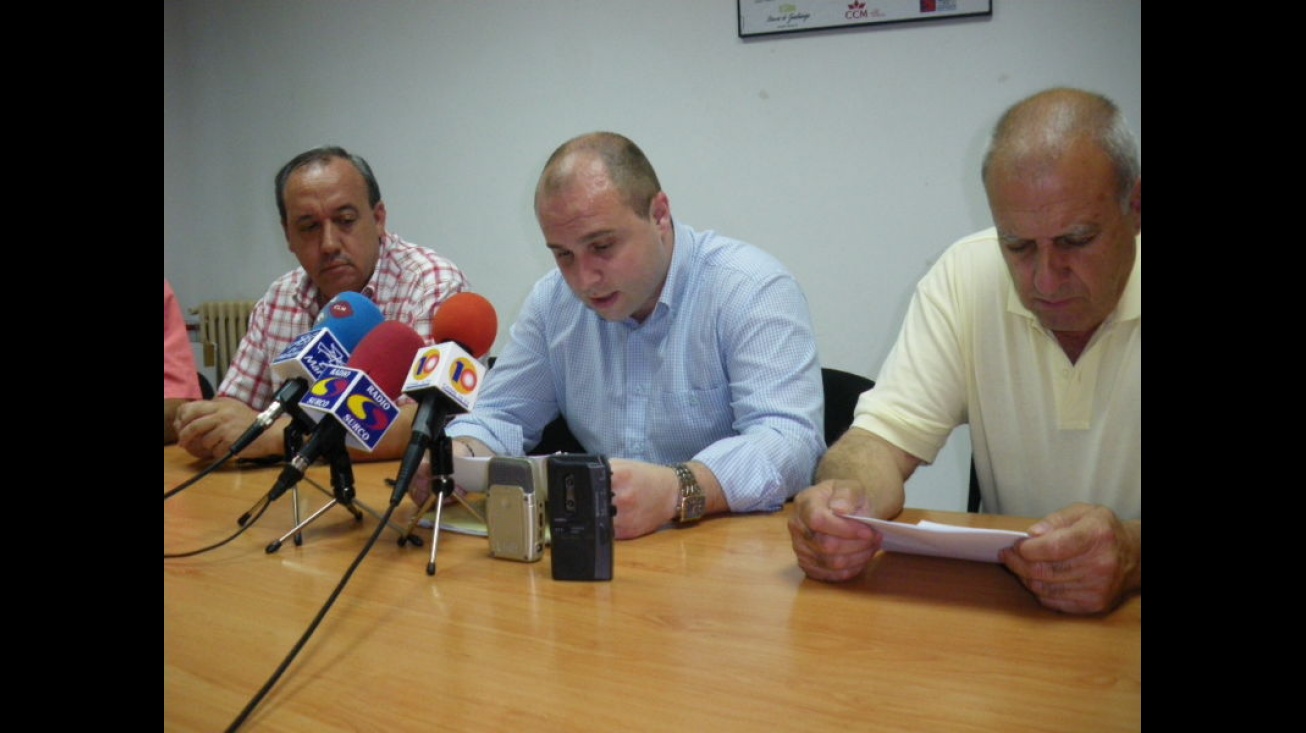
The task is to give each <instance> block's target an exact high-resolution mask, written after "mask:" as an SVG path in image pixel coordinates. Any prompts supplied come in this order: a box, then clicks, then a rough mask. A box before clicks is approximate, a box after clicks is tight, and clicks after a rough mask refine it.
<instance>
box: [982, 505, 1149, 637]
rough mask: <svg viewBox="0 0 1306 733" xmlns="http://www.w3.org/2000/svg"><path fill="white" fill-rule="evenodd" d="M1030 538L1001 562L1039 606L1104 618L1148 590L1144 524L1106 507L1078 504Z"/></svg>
mask: <svg viewBox="0 0 1306 733" xmlns="http://www.w3.org/2000/svg"><path fill="white" fill-rule="evenodd" d="M1029 534H1030V538H1029V539H1025V540H1021V541H1020V542H1018V543H1017V544H1016V545H1015V546H1013V547H1010V548H1007V549H1006V550H1003V551H1002V554H1001V556H1000V559H1001V560H1002V562H1003V564H1005V565H1006V566H1007V567H1008V568H1009V569H1010V570H1011V572H1013V573H1015V574H1016V577H1018V578H1020V582H1022V583H1024V584H1025V587H1026V588H1028V589H1029V590H1030V592H1031V593H1033V594H1034V595H1035V596H1037V597H1038V601H1039V603H1042V604H1043V605H1044V606H1047V607H1048V608H1053V609H1056V610H1058V611H1064V612H1066V613H1099V612H1102V611H1109V610H1111V609H1112V608H1114V607H1115V606H1116V605H1117V604H1118V603H1120V601H1121V600H1122V599H1123V598H1124V597H1125V595H1126V594H1127V593H1129V592H1130V591H1132V590H1135V589H1141V588H1142V587H1143V523H1142V521H1141V520H1140V521H1136V522H1128V523H1124V522H1121V521H1120V519H1119V518H1117V517H1116V515H1115V514H1114V513H1113V512H1112V511H1111V510H1110V509H1107V508H1106V507H1103V506H1096V505H1090V504H1073V505H1071V506H1069V507H1067V508H1065V509H1062V510H1061V511H1059V512H1056V513H1054V514H1051V515H1049V516H1047V517H1046V518H1044V519H1043V520H1042V521H1040V522H1038V523H1037V524H1035V525H1034V526H1032V527H1030V528H1029Z"/></svg>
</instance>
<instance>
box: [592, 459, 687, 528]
mask: <svg viewBox="0 0 1306 733" xmlns="http://www.w3.org/2000/svg"><path fill="white" fill-rule="evenodd" d="M608 464H609V465H610V466H611V468H612V495H613V499H612V505H613V506H615V507H616V508H617V513H616V516H614V517H613V518H612V527H613V531H614V532H615V533H616V536H617V539H619V540H629V539H634V538H636V537H643V536H644V535H646V534H651V533H653V532H656V531H657V530H658V529H659V528H661V527H662V526H664V525H665V524H666V523H667V522H670V521H671V520H672V519H673V518H674V516H673V515H674V514H675V511H676V499H677V498H678V497H679V496H680V480H679V479H678V478H676V471H675V469H673V468H671V467H670V466H659V465H658V464H656V463H644V462H643V461H631V460H626V459H623V458H612V459H609V460H608Z"/></svg>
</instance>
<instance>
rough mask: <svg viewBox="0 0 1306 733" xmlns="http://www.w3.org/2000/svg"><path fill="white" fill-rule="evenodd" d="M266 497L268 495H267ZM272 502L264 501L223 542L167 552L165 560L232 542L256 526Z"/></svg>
mask: <svg viewBox="0 0 1306 733" xmlns="http://www.w3.org/2000/svg"><path fill="white" fill-rule="evenodd" d="M265 498H266V497H265ZM271 504H272V502H269V501H264V502H263V505H262V506H261V507H260V508H259V510H258V513H257V514H255V515H254V516H253V517H252V518H251V519H250V520H249V521H247V522H245V523H244V524H242V525H240V529H238V530H236V532H235V534H233V535H231V536H230V537H227V539H225V540H222V541H221V542H216V543H214V544H212V545H209V546H208V547H201V548H199V549H198V550H191V551H189V552H174V553H167V552H165V553H163V559H164V560H169V559H176V558H179V557H193V556H195V555H201V554H203V553H205V552H208V551H209V550H216V549H218V548H219V547H222V546H223V545H225V544H227V543H228V542H230V541H232V540H234V539H236V538H237V537H239V536H241V535H242V534H244V533H245V530H247V529H249V528H250V527H253V526H254V523H255V522H257V521H258V518H259V517H261V516H263V512H266V511H267V510H268V507H269V506H270V505H271Z"/></svg>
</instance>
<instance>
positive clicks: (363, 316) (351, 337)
mask: <svg viewBox="0 0 1306 733" xmlns="http://www.w3.org/2000/svg"><path fill="white" fill-rule="evenodd" d="M384 320H385V315H384V314H382V313H381V309H380V308H378V307H376V303H373V302H372V301H371V300H369V299H368V298H367V296H365V295H363V294H362V293H354V292H344V293H340V294H339V295H337V296H336V297H334V298H332V299H331V301H330V302H328V303H327V304H326V306H325V307H323V308H322V312H321V313H319V314H317V321H315V322H314V324H313V328H314V329H318V328H328V329H330V330H331V333H333V334H335V337H336V338H337V339H339V340H340V343H341V345H343V346H344V347H345V349H347V350H349V351H351V352H352V351H353V350H354V349H356V348H358V342H360V341H362V340H363V337H364V336H366V335H367V334H369V333H371V332H372V329H374V328H376V327H377V326H379V325H381V322H382V321H384Z"/></svg>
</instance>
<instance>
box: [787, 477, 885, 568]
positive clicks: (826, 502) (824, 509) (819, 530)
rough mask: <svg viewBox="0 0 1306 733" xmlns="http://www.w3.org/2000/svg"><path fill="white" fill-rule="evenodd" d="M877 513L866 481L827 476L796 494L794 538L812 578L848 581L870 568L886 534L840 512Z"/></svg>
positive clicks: (796, 551)
mask: <svg viewBox="0 0 1306 733" xmlns="http://www.w3.org/2000/svg"><path fill="white" fill-rule="evenodd" d="M843 514H857V515H860V516H875V515H874V512H873V508H872V507H871V502H870V498H869V497H868V496H867V494H866V492H865V490H863V489H862V486H861V484H859V483H858V482H856V481H850V480H846V479H833V480H829V481H822V482H821V483H819V484H817V485H816V486H812V487H809V488H807V489H804V490H803V491H802V492H801V493H799V494H798V496H796V497H794V512H793V514H792V515H791V516H790V517H789V539H790V540H791V541H792V542H793V546H794V554H795V555H796V556H797V557H798V567H800V568H802V569H803V572H804V573H807V577H809V578H814V579H816V580H825V581H844V580H849V579H850V578H854V577H856V576H858V575H859V574H861V572H862V571H863V570H865V569H866V565H867V563H869V562H870V561H871V558H873V557H875V553H877V552H879V550H880V542H881V540H882V537H881V536H880V533H879V532H877V531H875V529H874V528H873V527H871V526H870V525H868V524H866V523H864V522H859V521H857V520H855V519H848V518H847V517H844V516H840V515H843Z"/></svg>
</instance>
